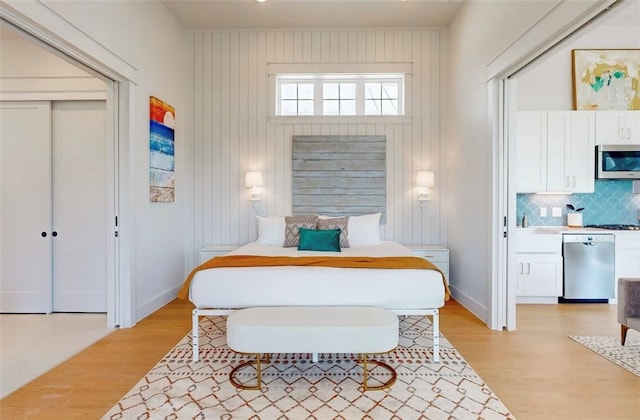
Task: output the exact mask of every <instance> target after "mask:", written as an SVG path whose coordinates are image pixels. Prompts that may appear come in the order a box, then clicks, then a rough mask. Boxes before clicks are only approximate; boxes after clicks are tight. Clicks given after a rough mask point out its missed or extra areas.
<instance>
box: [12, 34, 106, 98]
mask: <svg viewBox="0 0 640 420" xmlns="http://www.w3.org/2000/svg"><path fill="white" fill-rule="evenodd" d="M0 42H1V46H0V100H7V101H11V100H55V99H106V93H105V88H106V87H105V83H104V82H103V81H102V80H100V79H98V78H96V77H94V76H93V75H91V74H89V73H87V72H85V71H83V70H81V69H80V68H78V67H77V66H74V65H73V64H70V63H69V62H68V61H66V60H63V59H62V58H60V57H59V56H57V55H54V54H53V53H51V52H49V51H47V50H45V49H44V48H43V47H41V46H39V45H36V44H35V43H34V42H33V41H30V40H27V39H23V38H15V39H2V40H1V41H0Z"/></svg>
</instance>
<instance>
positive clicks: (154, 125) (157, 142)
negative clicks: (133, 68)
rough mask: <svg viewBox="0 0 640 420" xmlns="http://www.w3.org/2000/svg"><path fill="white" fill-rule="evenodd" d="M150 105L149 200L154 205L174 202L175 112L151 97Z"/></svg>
mask: <svg viewBox="0 0 640 420" xmlns="http://www.w3.org/2000/svg"><path fill="white" fill-rule="evenodd" d="M149 102H150V103H149V109H150V117H149V121H150V124H149V198H150V200H151V202H153V203H160V202H173V201H175V184H176V179H175V149H174V127H175V116H176V110H175V109H174V108H173V107H172V106H171V105H169V104H166V103H164V102H162V101H161V100H160V99H158V98H156V97H154V96H151V97H150V101H149Z"/></svg>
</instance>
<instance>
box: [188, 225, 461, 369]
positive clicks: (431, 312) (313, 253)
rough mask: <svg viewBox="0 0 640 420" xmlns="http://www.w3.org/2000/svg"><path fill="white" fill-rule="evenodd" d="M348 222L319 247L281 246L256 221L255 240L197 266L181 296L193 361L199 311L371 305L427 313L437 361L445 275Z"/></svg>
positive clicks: (216, 312)
mask: <svg viewBox="0 0 640 420" xmlns="http://www.w3.org/2000/svg"><path fill="white" fill-rule="evenodd" d="M349 226H350V227H351V229H352V232H353V234H351V235H350V236H349V238H350V239H351V242H352V243H351V244H350V246H348V247H340V248H339V249H337V250H336V251H326V250H324V251H317V250H303V249H298V248H299V247H295V246H288V247H285V246H282V243H283V242H281V237H280V236H278V237H277V238H270V239H268V240H266V239H265V238H266V236H265V235H264V234H263V235H260V231H261V229H260V224H259V225H258V231H259V234H258V240H257V241H256V242H251V243H248V244H246V245H243V246H241V247H239V248H237V249H235V250H234V251H232V252H230V253H228V254H226V255H225V256H222V257H216V258H213V259H211V260H209V261H207V262H205V263H203V264H201V265H200V266H198V267H196V268H195V269H194V270H193V271H192V273H191V274H190V275H189V277H188V278H187V280H186V281H185V284H184V286H183V288H182V290H181V291H180V293H179V296H180V297H183V298H185V297H188V299H189V300H190V301H191V302H192V303H193V304H194V305H195V309H194V310H193V319H192V327H193V332H192V334H193V360H194V361H197V360H198V359H199V347H198V334H199V326H198V324H199V317H200V316H208V315H228V314H229V313H230V311H232V310H235V309H242V308H248V307H259V306H372V307H380V308H384V309H388V310H391V311H393V312H395V313H396V314H398V315H425V316H431V318H432V323H433V354H434V361H439V335H440V334H439V320H438V317H439V308H441V307H442V306H443V305H444V304H445V301H446V300H448V298H449V291H448V288H447V284H446V281H445V279H444V275H443V274H442V272H441V271H440V270H439V269H437V268H436V267H435V266H433V265H432V264H430V263H429V262H428V261H426V260H425V259H423V258H419V257H415V256H414V255H413V254H412V253H411V250H410V249H409V248H407V247H405V246H403V245H401V244H399V243H396V242H390V241H381V240H375V238H374V240H368V239H367V240H360V239H362V238H360V239H358V237H357V232H358V229H357V225H356V222H355V220H354V221H352V223H351V224H350V225H349ZM280 227H281V226H279V227H278V228H277V229H280ZM263 228H264V227H263ZM345 230H346V229H345ZM265 232H266V231H265V230H264V229H263V233H265ZM338 232H340V231H338Z"/></svg>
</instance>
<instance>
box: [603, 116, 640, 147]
mask: <svg viewBox="0 0 640 420" xmlns="http://www.w3.org/2000/svg"><path fill="white" fill-rule="evenodd" d="M595 113H596V144H637V145H640V111H596V112H595Z"/></svg>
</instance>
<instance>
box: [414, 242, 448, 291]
mask: <svg viewBox="0 0 640 420" xmlns="http://www.w3.org/2000/svg"><path fill="white" fill-rule="evenodd" d="M407 247H408V248H411V251H412V252H413V253H414V255H416V256H418V257H422V258H425V259H426V260H428V261H429V262H430V263H431V264H433V265H435V266H436V267H438V268H439V269H440V270H442V272H443V273H444V275H445V277H446V278H447V284H449V250H448V249H447V248H445V247H443V246H440V245H407Z"/></svg>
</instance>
